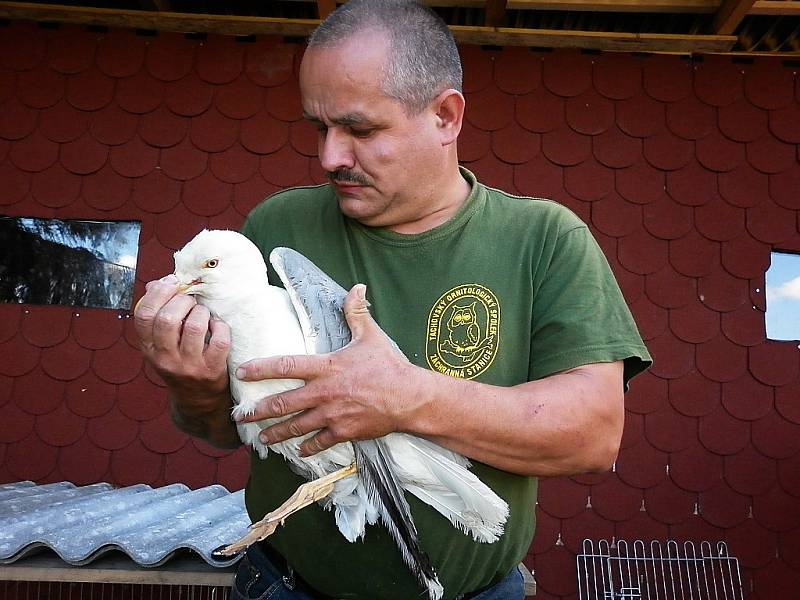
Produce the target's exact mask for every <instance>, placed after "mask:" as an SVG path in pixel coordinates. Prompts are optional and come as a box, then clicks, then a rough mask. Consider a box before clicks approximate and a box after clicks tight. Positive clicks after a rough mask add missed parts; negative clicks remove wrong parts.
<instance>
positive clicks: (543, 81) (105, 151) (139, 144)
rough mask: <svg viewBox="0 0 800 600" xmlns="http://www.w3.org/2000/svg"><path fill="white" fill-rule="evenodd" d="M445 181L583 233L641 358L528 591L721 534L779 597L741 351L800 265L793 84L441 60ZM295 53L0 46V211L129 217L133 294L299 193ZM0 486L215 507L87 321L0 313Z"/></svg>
mask: <svg viewBox="0 0 800 600" xmlns="http://www.w3.org/2000/svg"><path fill="white" fill-rule="evenodd" d="M462 50H463V55H464V62H465V72H466V81H465V91H466V95H467V101H468V111H467V120H466V123H465V126H464V132H463V134H462V140H461V142H460V148H459V149H460V152H461V156H462V158H463V160H464V162H465V163H466V164H467V165H468V166H469V168H471V169H473V170H474V171H475V172H476V173H477V174H478V176H479V177H480V178H481V179H482V180H483V181H484V182H485V183H488V184H491V185H493V186H497V187H501V188H504V189H507V190H509V191H511V192H516V193H520V194H529V195H539V196H547V197H551V198H554V199H556V200H558V201H560V202H563V203H564V204H566V205H567V206H569V207H570V208H572V209H573V210H575V211H576V212H577V213H578V214H579V215H580V216H581V217H583V218H584V219H585V220H586V221H587V222H589V223H590V224H591V226H592V229H593V231H594V232H595V234H596V236H597V238H598V239H599V241H600V243H601V245H602V246H603V248H604V250H605V252H606V254H607V256H608V258H609V260H610V262H611V264H612V266H613V268H614V271H615V273H616V274H617V277H618V279H619V281H620V284H621V285H622V287H623V290H624V292H625V295H626V297H627V299H628V301H629V303H630V305H631V307H632V310H633V312H634V313H635V315H636V317H637V320H638V322H639V325H640V328H641V331H642V334H643V336H644V338H645V339H646V340H647V343H648V345H649V347H650V348H651V350H652V352H653V354H654V356H655V359H656V364H655V366H654V367H653V369H652V370H651V372H650V373H648V374H646V375H644V376H642V377H640V378H639V379H637V380H636V381H635V382H634V384H633V386H632V389H631V391H630V393H629V394H628V396H627V409H628V410H627V424H626V430H625V436H624V439H623V448H622V451H621V453H620V457H619V460H618V462H617V464H616V470H615V472H612V473H605V474H601V475H591V476H582V477H573V478H569V479H558V480H550V481H546V482H543V484H542V492H541V498H540V502H539V506H538V516H539V529H538V533H537V537H536V541H535V542H534V544H533V547H532V549H531V554H530V556H529V562H530V564H531V565H532V566H534V567H535V568H536V573H537V579H538V583H539V596H538V597H539V598H545V599H549V598H569V597H573V596H574V595H575V589H576V583H575V567H574V556H575V553H576V552H578V551H579V549H580V543H581V540H582V539H583V538H585V537H593V538H600V537H606V538H611V537H612V536H617V537H623V538H643V539H665V538H674V539H678V540H685V539H689V540H700V539H709V540H717V539H725V540H728V542H729V545H730V551H731V553H732V554H734V555H736V556H738V557H739V558H740V560H741V563H742V566H743V569H744V573H745V580H746V582H745V585H746V589H747V590H748V591H749V590H751V588H752V590H753V591H749V596H748V597H749V598H761V599H762V600H765V599H768V598H779V597H787V596H786V594H787V593H789V590H792V589H794V590H796V589H798V588H800V378H799V377H798V372H799V370H800V353H798V348H797V344H796V343H780V342H773V341H767V340H766V339H765V332H764V309H765V296H764V273H765V270H766V268H767V267H768V265H769V253H770V251H771V250H773V249H780V250H790V251H792V250H793V251H800V234H799V233H798V216H799V213H800V165H798V143H800V105H799V104H798V99H800V79H798V77H797V75H796V73H795V70H794V68H793V67H792V66H787V65H784V64H782V63H781V61H779V60H776V59H763V58H759V59H757V60H756V61H755V62H754V63H735V62H733V61H732V59H731V58H730V57H705V59H704V60H695V61H690V60H686V59H683V58H678V57H662V56H647V57H636V56H632V55H626V54H583V53H579V52H576V51H556V52H549V53H548V52H531V51H528V50H525V49H519V48H506V49H503V50H484V49H480V48H476V47H464V48H463V49H462ZM300 52H301V47H300V46H297V45H294V44H291V43H288V44H284V43H283V42H282V41H281V40H279V39H259V40H258V41H257V42H255V43H237V42H236V41H234V39H232V38H226V37H209V38H208V39H206V40H200V39H187V38H185V37H184V36H181V35H173V34H160V35H158V36H155V37H150V36H137V35H136V34H135V33H134V32H132V31H110V32H87V31H85V30H82V29H78V28H72V27H62V28H60V29H55V30H53V29H40V28H37V27H35V26H32V25H29V24H23V23H12V24H11V25H10V26H8V27H3V28H0V213H3V214H8V215H15V216H37V217H58V218H81V219H138V220H141V221H142V235H141V251H140V255H139V268H138V271H137V279H138V282H137V286H138V290H137V293H141V291H142V290H143V285H144V282H145V281H148V280H150V279H152V278H155V277H158V276H161V275H163V274H164V273H166V272H168V271H169V270H170V269H171V253H172V252H173V251H174V250H175V249H176V248H178V247H180V246H181V245H182V244H183V243H184V242H185V241H187V240H188V239H189V238H190V237H191V236H192V235H193V234H194V233H195V232H197V231H198V230H199V229H200V228H201V227H233V228H235V227H237V226H238V225H239V223H240V222H241V220H242V218H243V216H244V215H245V214H246V213H247V212H248V211H249V209H250V208H252V207H253V206H254V205H255V203H256V202H258V201H259V200H260V199H261V198H262V197H264V196H266V195H267V194H269V193H270V192H272V191H274V190H276V189H278V188H281V187H284V186H289V185H294V184H302V183H309V182H319V181H321V180H322V177H321V171H320V169H319V166H318V165H317V162H316V160H315V154H316V143H315V134H314V132H313V130H312V129H311V128H310V127H309V126H307V125H305V124H304V123H303V122H302V121H301V112H300V104H299V98H298V90H297V82H296V77H295V70H296V66H297V61H298V57H299V54H300ZM0 356H2V360H0V481H13V480H20V479H33V480H36V481H39V482H45V481H57V480H64V479H67V480H71V481H74V482H76V483H78V484H86V483H91V482H95V481H101V480H103V481H111V482H114V483H117V484H120V485H127V484H132V483H136V482H144V483H148V484H152V485H161V484H164V483H168V482H173V481H183V482H186V483H188V484H189V485H191V486H201V485H205V484H209V483H212V482H215V481H219V482H221V483H223V484H226V485H228V486H229V487H232V488H237V487H241V486H242V485H243V483H244V480H245V477H246V471H247V460H246V456H245V454H244V453H243V452H242V451H239V452H236V453H233V454H227V453H224V452H219V451H216V450H214V449H211V448H209V447H208V446H206V445H204V444H202V443H199V442H195V441H193V440H190V439H189V438H187V437H186V436H184V435H182V434H179V433H177V432H176V431H175V430H174V429H173V428H172V427H171V425H170V422H169V416H168V414H167V411H166V405H165V399H164V392H163V389H162V388H161V384H160V382H159V380H158V378H157V377H156V376H155V375H154V374H153V373H152V372H151V371H150V370H149V369H148V368H146V367H145V366H144V365H143V363H142V360H141V358H140V357H139V354H138V353H137V350H136V337H135V334H134V330H133V322H132V319H130V318H129V316H128V315H126V314H119V313H117V312H114V311H104V310H90V309H75V308H68V307H38V306H27V305H26V306H16V305H8V304H5V305H0Z"/></svg>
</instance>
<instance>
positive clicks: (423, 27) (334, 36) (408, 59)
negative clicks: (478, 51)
mask: <svg viewBox="0 0 800 600" xmlns="http://www.w3.org/2000/svg"><path fill="white" fill-rule="evenodd" d="M373 29H381V30H384V31H385V32H386V33H387V34H388V36H389V59H388V61H387V64H386V65H385V70H384V73H383V81H382V85H381V87H382V88H383V91H384V93H385V94H386V95H387V96H389V97H390V98H394V99H395V100H398V101H399V102H400V103H402V104H403V105H404V106H405V108H406V111H407V112H409V113H411V114H418V113H419V112H421V111H422V110H423V109H424V108H425V107H426V106H427V105H428V104H429V103H430V102H431V100H433V99H434V98H435V97H436V96H437V95H438V94H439V93H441V92H443V91H444V90H446V89H451V88H452V89H455V90H458V91H459V92H460V91H462V78H463V75H462V71H461V59H460V57H459V55H458V48H457V47H456V43H455V40H454V39H453V34H452V33H451V32H450V29H449V28H448V27H447V25H446V24H445V22H444V21H443V20H442V19H441V18H440V17H439V15H437V14H436V13H435V12H433V10H431V9H430V8H428V7H426V6H423V5H421V4H419V3H417V2H414V1H412V0H350V1H349V2H346V3H345V4H343V5H342V6H340V7H339V8H337V9H336V10H335V11H333V12H332V13H331V14H330V15H329V16H328V18H327V19H325V20H324V21H323V22H322V23H321V24H320V26H319V27H318V28H317V29H316V30H315V31H314V33H312V34H311V37H310V38H309V41H308V47H309V48H327V47H333V46H337V45H339V44H341V43H343V42H344V41H346V40H347V39H349V38H351V37H353V36H355V35H358V34H360V33H364V32H366V31H372V30H373Z"/></svg>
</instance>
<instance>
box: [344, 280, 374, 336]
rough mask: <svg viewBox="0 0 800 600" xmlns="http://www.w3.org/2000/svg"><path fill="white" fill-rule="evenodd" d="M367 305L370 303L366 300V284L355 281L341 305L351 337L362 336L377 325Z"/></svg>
mask: <svg viewBox="0 0 800 600" xmlns="http://www.w3.org/2000/svg"><path fill="white" fill-rule="evenodd" d="M369 306H370V304H369V302H367V286H366V285H364V284H363V283H357V284H356V285H354V286H353V287H352V288H351V289H350V292H348V294H347V296H346V297H345V299H344V305H343V306H342V310H343V312H344V316H345V319H347V325H348V326H349V327H350V333H351V334H352V337H353V339H359V338H362V337H364V335H365V333H367V332H368V331H369V329H370V328H372V327H377V325H376V324H375V321H373V319H372V316H371V315H370V314H369Z"/></svg>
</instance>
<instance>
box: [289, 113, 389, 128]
mask: <svg viewBox="0 0 800 600" xmlns="http://www.w3.org/2000/svg"><path fill="white" fill-rule="evenodd" d="M303 118H304V119H305V120H307V121H311V122H312V123H321V122H322V120H321V119H320V118H319V117H317V116H314V115H312V114H310V113H307V112H306V111H303ZM331 122H332V123H334V124H336V125H373V124H374V123H373V121H372V120H370V118H369V117H367V116H366V115H365V114H363V113H359V112H352V113H346V114H344V115H342V116H340V117H336V118H334V119H331Z"/></svg>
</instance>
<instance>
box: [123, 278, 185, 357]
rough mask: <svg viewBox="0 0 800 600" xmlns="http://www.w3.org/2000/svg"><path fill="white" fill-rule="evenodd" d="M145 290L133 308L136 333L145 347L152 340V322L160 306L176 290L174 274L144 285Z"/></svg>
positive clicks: (167, 300) (176, 281)
mask: <svg viewBox="0 0 800 600" xmlns="http://www.w3.org/2000/svg"><path fill="white" fill-rule="evenodd" d="M145 289H146V290H147V292H146V293H145V295H144V296H142V297H141V298H140V299H139V301H138V302H137V303H136V307H135V308H134V310H133V315H134V324H135V326H136V333H137V334H138V335H139V339H140V340H141V342H142V344H143V345H144V346H145V347H147V346H150V345H152V342H153V322H154V321H155V318H156V315H157V314H158V312H159V311H160V310H161V308H162V307H163V306H164V305H165V304H166V303H167V302H169V300H170V299H171V298H172V297H173V296H174V295H175V294H176V293H177V291H178V280H177V278H175V276H174V275H167V276H166V277H163V278H161V279H159V280H157V281H151V282H149V283H148V284H147V285H146V286H145Z"/></svg>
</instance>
